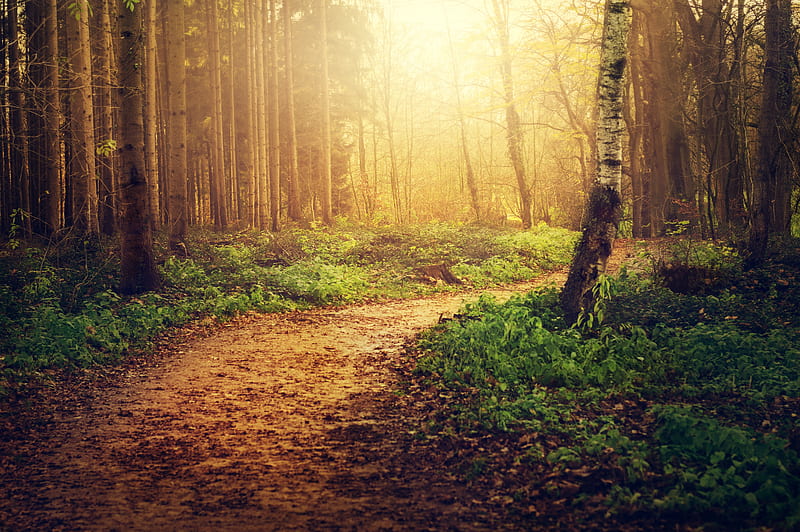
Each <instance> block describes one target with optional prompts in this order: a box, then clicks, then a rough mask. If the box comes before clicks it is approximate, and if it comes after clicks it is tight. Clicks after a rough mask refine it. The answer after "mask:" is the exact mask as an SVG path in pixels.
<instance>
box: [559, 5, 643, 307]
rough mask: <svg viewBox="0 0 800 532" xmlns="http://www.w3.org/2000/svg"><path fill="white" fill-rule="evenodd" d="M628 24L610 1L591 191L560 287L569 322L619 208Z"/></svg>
mask: <svg viewBox="0 0 800 532" xmlns="http://www.w3.org/2000/svg"><path fill="white" fill-rule="evenodd" d="M630 25H631V13H630V6H629V4H628V2H627V0H608V1H607V3H606V12H605V20H604V23H603V42H602V48H601V58H600V79H599V83H598V89H597V96H598V105H599V111H600V112H599V120H598V127H597V150H598V164H597V178H596V181H595V183H594V186H593V188H592V192H591V195H590V196H589V203H588V205H587V208H586V216H585V218H584V226H583V234H582V236H581V240H580V242H579V243H578V247H577V249H576V251H575V257H574V258H573V260H572V265H571V266H570V271H569V275H568V277H567V281H566V283H565V285H564V289H563V290H562V292H561V306H562V308H563V310H564V316H565V318H566V319H567V321H568V322H570V323H572V322H575V321H576V320H577V319H578V316H579V314H580V312H581V311H582V310H591V309H592V307H593V304H594V294H593V290H592V289H593V288H594V286H595V284H596V283H597V279H598V278H599V276H600V275H601V274H603V273H604V272H605V269H606V262H607V261H608V257H609V256H610V255H611V249H612V247H613V243H614V238H615V237H616V233H617V228H618V226H619V219H620V215H621V212H622V209H621V206H622V201H621V198H620V188H621V184H622V136H623V132H624V120H623V115H622V108H623V98H622V95H623V88H624V75H625V65H626V62H627V40H628V32H629V30H630Z"/></svg>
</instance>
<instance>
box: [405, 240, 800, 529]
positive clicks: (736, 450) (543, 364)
mask: <svg viewBox="0 0 800 532" xmlns="http://www.w3.org/2000/svg"><path fill="white" fill-rule="evenodd" d="M703 254H704V255H702V256H703V257H706V258H702V259H700V260H701V266H702V267H703V268H705V269H706V270H708V271H712V272H717V271H719V269H720V267H724V268H730V267H731V263H733V262H735V260H731V257H730V255H729V254H730V250H727V249H720V250H719V252H718V253H717V254H715V253H714V249H713V246H709V245H707V244H705V243H704V244H703ZM697 256H699V255H695V257H697ZM726 257H727V258H726ZM798 257H800V250H798V249H794V252H793V253H787V254H786V255H785V256H779V257H775V258H774V259H773V260H771V261H769V262H768V263H767V264H766V265H764V267H762V268H761V269H759V270H757V271H749V272H742V271H741V270H739V271H738V272H737V273H736V275H735V276H734V275H729V274H728V273H729V272H726V277H725V281H724V282H717V283H716V284H714V288H713V290H704V293H703V294H696V293H695V294H681V293H675V292H673V291H671V290H669V289H668V288H666V287H665V286H664V283H663V282H662V281H661V280H659V279H658V278H654V277H653V276H652V275H645V274H642V275H633V274H630V273H627V272H623V274H622V275H620V276H619V277H617V278H613V279H610V278H605V279H603V280H602V281H601V283H599V285H598V287H597V289H596V290H597V294H598V299H599V303H598V305H597V306H596V307H595V308H594V309H592V312H591V313H588V314H585V315H584V316H582V319H581V320H579V324H578V325H576V326H570V327H568V326H567V325H566V324H565V323H564V320H563V318H562V316H561V312H560V309H559V306H558V299H557V294H556V293H555V292H554V291H552V290H538V291H534V292H531V293H528V294H525V295H521V296H518V297H514V298H512V299H511V300H509V301H508V302H506V303H503V304H500V303H497V302H496V301H494V300H492V299H491V298H489V297H482V298H481V299H478V300H477V301H476V302H474V303H472V304H469V305H467V306H466V307H465V308H464V309H463V311H462V313H461V315H460V316H459V317H458V319H456V320H453V321H449V322H446V323H444V324H441V325H439V326H437V327H436V328H435V329H433V330H431V331H428V332H427V333H426V334H424V335H423V336H422V338H421V339H420V343H419V346H420V349H421V350H422V352H423V353H424V354H423V356H422V357H421V358H420V359H419V361H418V363H417V370H418V373H419V378H422V379H425V380H427V381H428V382H429V383H432V384H435V385H436V386H438V387H439V388H440V389H441V390H442V392H441V393H443V394H445V395H448V396H451V397H453V399H452V400H451V401H450V407H449V411H450V414H449V418H448V420H447V421H442V420H439V421H438V424H439V431H440V433H441V431H445V432H447V433H450V434H453V433H455V434H464V435H467V434H473V435H474V434H481V433H487V432H488V433H491V432H494V431H499V432H502V433H506V434H511V435H515V437H516V438H517V440H518V441H520V442H522V443H524V445H520V447H519V448H518V449H517V450H516V453H517V456H516V457H515V459H514V466H513V468H511V469H513V470H516V468H518V464H519V463H520V462H529V463H540V464H547V465H548V467H550V468H552V470H554V471H555V472H556V473H557V472H558V471H561V472H562V473H563V475H564V478H567V479H569V480H567V481H564V482H562V483H561V484H559V483H558V482H557V481H556V480H554V478H558V477H557V476H555V477H554V475H556V473H551V478H550V479H549V480H547V481H545V482H544V486H531V485H528V486H523V487H518V488H517V491H516V492H515V493H514V494H512V495H513V497H514V498H515V499H517V500H520V501H521V505H522V506H523V507H524V504H525V503H526V500H525V497H523V496H520V493H531V492H536V490H537V489H539V488H541V489H543V490H544V491H546V492H547V491H548V489H551V488H552V490H553V491H555V492H558V491H559V490H560V489H563V486H564V485H571V483H573V479H574V478H575V476H574V475H575V473H574V472H575V471H580V472H582V475H583V477H585V478H588V479H592V478H595V477H596V476H598V475H599V476H604V475H605V476H607V478H609V479H612V478H614V479H616V480H614V481H613V482H609V483H602V484H599V485H598V484H597V483H596V482H595V483H593V482H592V481H591V480H587V481H586V482H585V483H584V485H583V487H582V488H581V489H582V490H583V491H582V492H579V493H578V494H577V495H573V497H575V501H576V502H575V504H576V505H580V504H582V503H581V501H595V500H597V499H598V493H599V498H600V499H602V500H603V501H604V504H605V505H606V507H607V514H608V515H611V514H619V513H627V514H628V515H634V514H636V513H637V512H641V511H648V512H652V513H653V514H654V515H657V516H658V518H659V519H662V520H666V521H669V520H674V521H676V522H679V523H682V524H683V525H688V526H693V527H708V529H710V530H729V529H758V528H759V527H767V528H774V529H780V530H794V529H797V528H798V527H800V459H798V453H800V418H798V415H800V308H798V307H797V304H796V302H797V301H800V288H798V280H800V267H799V265H800V264H799V263H800V261H797V258H798ZM721 258H723V259H725V260H720V259H721ZM712 261H719V262H718V263H716V264H715V263H713V262H712ZM720 265H721V266H720ZM708 284H711V283H708ZM433 434H436V431H433ZM504 441H505V440H504ZM504 445H506V447H508V444H507V443H505V444H504ZM506 451H508V449H506ZM512 454H513V453H512ZM570 475H572V476H570ZM528 482H533V481H528ZM534 483H535V482H534ZM541 489H540V490H539V491H541ZM528 502H529V503H535V500H534V499H530V500H529V501H528ZM587 504H588V503H587Z"/></svg>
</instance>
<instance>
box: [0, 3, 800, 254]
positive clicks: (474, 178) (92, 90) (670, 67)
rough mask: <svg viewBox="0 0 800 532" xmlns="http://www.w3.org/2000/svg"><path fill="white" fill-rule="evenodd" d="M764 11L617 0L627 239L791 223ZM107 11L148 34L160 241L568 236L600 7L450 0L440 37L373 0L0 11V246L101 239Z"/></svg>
mask: <svg viewBox="0 0 800 532" xmlns="http://www.w3.org/2000/svg"><path fill="white" fill-rule="evenodd" d="M785 3H786V0H704V1H703V2H700V3H697V2H689V1H688V0H671V1H668V2H662V3H653V2H642V1H638V0H636V1H634V2H633V19H632V29H631V34H630V35H631V36H630V39H629V41H628V50H629V61H628V62H627V65H628V71H627V79H628V82H627V84H626V85H625V87H624V89H625V90H624V93H623V97H622V105H623V107H622V113H623V114H622V116H623V117H624V121H625V123H626V126H627V128H626V130H627V136H626V137H625V140H626V142H625V146H624V147H625V149H624V150H623V157H622V166H621V169H622V178H621V179H622V182H621V187H620V191H621V194H622V214H621V216H622V218H621V227H622V229H623V230H624V231H626V232H627V233H629V234H631V235H634V236H637V237H648V236H654V237H655V236H661V235H664V234H667V233H670V232H674V231H691V232H694V233H695V234H698V235H701V236H706V237H715V238H724V239H727V240H730V241H732V242H735V243H737V244H739V245H742V246H745V245H746V246H748V247H749V248H750V250H751V252H752V253H753V255H754V256H759V255H761V254H762V253H763V251H762V250H763V249H764V246H765V245H766V242H767V241H768V239H769V237H770V236H775V235H781V234H786V233H787V232H788V231H789V230H790V227H791V221H792V216H793V214H794V211H795V210H796V208H797V202H796V201H794V202H793V198H794V199H795V200H796V198H797V193H798V170H797V169H798V168H799V167H800V165H798V164H797V161H796V160H795V159H796V157H795V155H794V154H795V153H796V152H797V136H798V117H800V113H798V101H797V99H796V97H795V96H796V91H795V90H794V87H795V85H796V83H797V79H798V77H797V76H798V73H797V68H796V59H794V58H795V57H796V49H795V47H796V42H797V37H798V34H797V29H796V27H795V26H794V25H793V19H792V14H791V13H792V12H791V9H790V7H791V6H789V7H787V6H786V5H785ZM127 5H135V6H137V8H140V9H141V10H142V11H143V13H142V16H143V17H144V19H143V21H142V23H143V24H145V25H146V26H147V30H148V31H147V35H148V39H147V42H145V43H144V45H145V48H146V51H147V54H146V56H145V57H144V59H143V64H142V65H140V67H141V68H142V70H141V72H140V73H141V75H142V76H143V80H142V81H143V84H144V86H145V89H146V93H145V98H144V100H143V102H142V103H141V105H143V106H144V110H145V111H146V119H145V125H146V129H145V137H144V144H145V146H144V149H145V153H146V159H145V167H144V170H143V172H145V174H146V177H147V180H148V183H149V192H148V194H149V199H148V202H147V205H148V206H147V209H149V210H151V211H153V213H152V215H151V216H149V217H148V220H149V222H148V223H150V224H151V227H152V228H153V229H156V230H159V229H164V230H165V232H166V233H167V234H168V235H169V246H170V248H172V249H174V250H182V246H181V245H180V244H181V242H183V240H184V239H185V235H186V233H187V231H188V228H189V227H190V226H192V225H214V226H215V227H216V228H217V229H219V230H224V229H226V228H246V227H254V228H259V229H264V230H273V231H276V230H280V229H281V228H282V227H284V226H285V225H287V224H294V223H310V222H314V221H319V222H323V223H332V222H333V221H334V220H335V219H336V217H337V216H345V217H350V218H360V219H362V220H365V221H369V222H374V223H378V222H384V221H396V222H403V223H404V222H416V221H426V220H433V219H457V220H463V221H480V222H481V223H510V224H518V225H521V226H523V227H531V226H533V225H535V224H536V223H538V222H542V221H543V222H547V223H551V224H557V225H565V226H569V227H572V228H578V227H579V226H580V223H581V215H582V214H581V213H582V207H583V205H584V204H585V203H586V202H587V201H588V195H589V193H590V190H591V181H592V179H591V178H592V174H593V170H592V169H593V168H595V167H596V166H597V158H598V153H599V152H598V150H599V146H598V145H597V141H596V139H595V138H594V133H593V131H594V130H595V124H596V122H597V119H598V116H597V106H596V94H595V92H594V89H593V87H594V81H593V80H594V79H596V68H595V65H596V64H597V61H598V57H599V50H600V47H599V33H600V29H601V28H600V26H599V24H598V18H599V14H598V13H599V11H598V10H599V9H600V7H601V6H600V4H599V2H598V1H592V2H584V3H577V4H576V3H572V2H566V1H565V2H563V3H562V4H557V5H556V4H552V5H551V4H549V3H535V2H534V3H530V2H520V1H517V0H491V1H488V2H483V1H476V2H475V3H474V4H469V3H465V4H461V3H460V4H458V5H456V4H453V6H451V7H452V9H451V10H449V11H448V17H450V21H451V22H454V21H455V19H454V17H455V15H453V17H451V16H450V15H451V14H454V13H457V12H461V13H462V14H463V13H467V14H470V13H471V14H472V22H471V23H470V24H469V25H466V26H461V27H460V28H459V29H456V30H454V31H453V32H452V34H451V35H450V36H448V35H447V34H446V32H445V30H446V29H447V28H446V27H445V26H446V25H445V24H442V25H441V27H439V28H437V27H435V26H433V27H429V28H427V30H428V31H433V32H434V33H433V34H430V33H429V34H428V35H425V34H422V33H421V27H422V26H423V24H413V25H412V26H411V27H409V25H408V24H407V23H406V22H404V20H403V19H402V18H400V17H397V18H393V17H395V14H394V13H393V12H392V11H391V9H390V6H388V5H384V4H382V3H380V2H377V0H367V1H364V0H324V1H323V0H293V1H289V0H243V1H241V2H239V1H238V0H233V1H231V0H213V1H211V0H209V1H204V2H194V3H187V2H184V1H182V0H165V2H164V3H163V5H162V6H160V9H161V10H160V11H157V12H154V11H155V10H156V9H157V8H158V6H156V5H155V4H152V3H148V2H147V0H142V2H141V5H140V3H137V2H134V3H129V4H126V3H125V1H124V0H123V1H122V2H120V1H119V0H108V1H101V2H100V3H97V4H95V3H92V4H91V9H90V8H89V4H88V3H86V1H85V0H78V1H77V2H68V3H67V4H64V5H61V4H58V3H56V2H53V1H52V0H29V1H26V2H21V1H20V0H0V7H2V20H0V26H2V30H3V31H2V32H1V33H0V60H2V63H1V64H2V65H3V68H2V71H0V74H1V75H2V85H1V86H2V90H0V133H1V135H0V234H1V235H2V237H3V238H7V237H8V235H9V234H11V233H12V232H13V233H14V235H16V236H19V235H23V234H27V235H41V236H45V237H57V238H61V237H63V236H65V235H71V236H80V237H81V238H84V239H85V238H89V239H93V238H95V235H99V234H103V233H113V232H115V231H120V230H121V228H120V224H122V223H123V222H122V216H123V211H124V209H125V208H126V207H125V206H124V205H123V204H122V203H121V201H122V197H123V186H124V185H123V183H124V182H125V181H124V179H125V178H124V176H122V175H121V173H120V165H119V161H118V160H117V159H118V157H120V155H121V154H120V152H119V151H118V149H119V147H120V143H121V141H122V127H123V124H122V123H121V121H120V120H121V112H122V111H123V108H122V103H121V97H122V96H121V93H120V91H117V90H113V89H114V88H117V87H118V86H119V81H118V79H117V73H118V72H119V70H120V69H121V67H122V65H121V63H120V58H119V57H118V54H117V53H116V52H117V50H116V49H115V48H116V47H117V46H118V45H119V43H118V39H117V38H116V36H118V34H119V33H118V31H119V28H118V27H117V25H118V24H119V23H120V20H119V19H118V17H117V15H116V14H117V13H122V11H124V9H127V7H126V6H127ZM469 6H471V7H469ZM470 9H471V10H470ZM459 10H463V11H459ZM128 11H130V10H128ZM434 11H435V6H433V5H432V11H431V14H433V13H434ZM776 13H777V15H776ZM420 16H424V15H420ZM437 31H438V32H439V33H438V34H437V33H436V32H437ZM440 48H441V49H440ZM137 105H139V104H137ZM115 147H116V150H115ZM159 170H161V172H159ZM162 223H165V224H166V226H165V227H161V224H162Z"/></svg>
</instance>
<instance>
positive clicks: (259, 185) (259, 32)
mask: <svg viewBox="0 0 800 532" xmlns="http://www.w3.org/2000/svg"><path fill="white" fill-rule="evenodd" d="M264 1H265V0H256V2H255V13H254V19H255V20H254V24H253V26H254V27H255V34H254V39H255V43H254V44H255V46H254V49H255V56H254V60H255V61H254V63H255V64H254V72H255V80H254V81H255V101H256V112H255V115H254V117H253V118H254V120H255V126H256V135H257V137H256V162H257V163H258V166H257V171H256V177H255V185H256V188H255V191H254V192H255V198H256V201H255V216H256V224H255V225H256V227H258V228H260V229H266V228H267V227H269V205H268V202H269V148H268V132H267V121H268V120H267V95H266V93H267V75H266V65H265V64H264V58H265V46H264V37H265V28H264Z"/></svg>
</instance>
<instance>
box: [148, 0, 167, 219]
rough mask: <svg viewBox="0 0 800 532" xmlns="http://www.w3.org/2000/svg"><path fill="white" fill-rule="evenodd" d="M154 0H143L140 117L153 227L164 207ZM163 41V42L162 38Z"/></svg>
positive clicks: (156, 24)
mask: <svg viewBox="0 0 800 532" xmlns="http://www.w3.org/2000/svg"><path fill="white" fill-rule="evenodd" d="M156 5H157V4H156V2H154V1H150V2H147V3H146V4H145V6H144V9H145V14H144V16H145V17H146V19H147V27H148V28H150V31H148V32H147V35H145V39H146V41H145V68H146V72H147V75H146V76H145V80H144V85H145V95H144V98H145V110H146V113H145V117H144V156H145V165H146V168H147V176H148V183H149V185H150V190H149V194H150V209H151V210H152V212H153V216H152V221H153V226H154V227H158V226H159V225H160V224H161V222H162V220H163V218H162V213H163V212H164V208H163V206H162V205H161V201H160V197H161V193H160V191H159V184H160V182H161V176H160V172H159V166H158V156H157V148H158V141H159V139H158V123H159V120H158V110H159V106H158V85H159V79H158V78H159V71H158V69H157V68H156V67H157V64H158V41H157V39H156V28H157V27H158V18H157V11H156ZM162 42H163V41H162Z"/></svg>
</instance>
